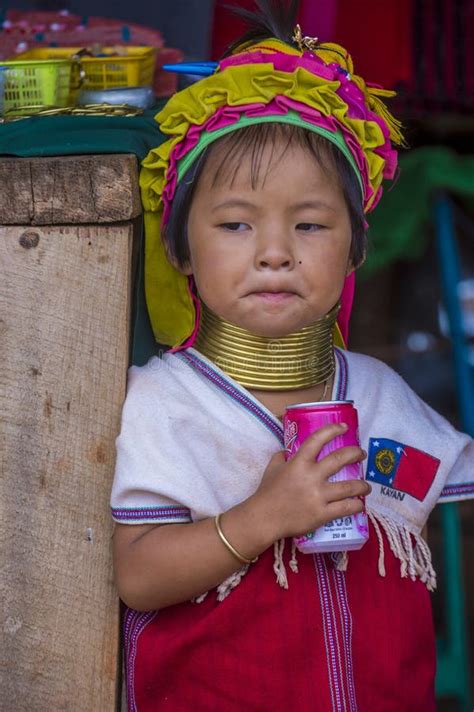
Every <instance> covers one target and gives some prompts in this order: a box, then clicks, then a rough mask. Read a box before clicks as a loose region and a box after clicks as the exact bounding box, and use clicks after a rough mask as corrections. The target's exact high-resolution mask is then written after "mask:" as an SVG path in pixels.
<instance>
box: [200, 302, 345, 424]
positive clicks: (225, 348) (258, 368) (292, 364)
mask: <svg viewBox="0 0 474 712" xmlns="http://www.w3.org/2000/svg"><path fill="white" fill-rule="evenodd" d="M202 306H203V308H202V319H201V325H200V328H199V333H198V336H197V339H196V343H195V346H196V348H197V349H198V350H199V351H201V353H203V354H204V355H205V356H207V357H208V358H209V359H210V360H212V361H214V363H215V364H216V365H217V366H219V368H221V369H222V370H223V371H225V372H226V373H227V374H228V375H229V376H231V377H232V378H233V379H234V380H236V381H237V382H238V383H240V384H241V385H242V386H245V387H246V388H248V389H249V390H250V391H251V392H252V393H254V394H255V396H256V397H257V398H259V399H260V400H262V402H264V400H265V399H264V397H263V396H262V397H260V396H259V395H258V394H260V393H262V394H267V395H268V398H266V400H269V401H270V400H272V395H273V394H275V393H278V394H279V395H281V396H282V397H285V398H286V402H289V400H288V399H289V398H291V400H292V401H293V397H295V398H296V400H295V401H294V402H298V399H300V400H304V397H305V396H306V395H308V394H312V398H313V400H314V399H315V397H314V396H318V395H319V396H320V397H321V398H327V397H328V394H329V397H330V394H331V389H330V387H331V385H332V378H333V374H334V370H335V360H334V348H333V329H334V324H335V322H336V319H337V314H338V312H339V309H340V305H339V304H337V305H336V306H335V307H334V308H333V309H331V311H330V312H329V313H328V314H326V315H325V316H324V317H322V318H321V319H318V320H317V321H316V322H315V323H314V324H312V325H311V326H308V327H305V328H304V329H302V330H301V331H299V332H295V333H292V334H288V335H287V336H283V337H281V338H269V337H262V336H256V335H255V334H251V333H250V332H248V331H246V330H245V329H242V328H240V327H238V326H235V325H234V324H231V323H229V322H227V321H225V320H223V319H221V318H220V317H218V316H217V315H216V314H214V313H212V312H211V311H209V310H208V309H207V307H206V306H205V305H204V304H203V305H202ZM329 382H331V383H329ZM316 399H317V398H316ZM276 400H278V401H279V400H280V398H277V399H276ZM271 410H273V411H274V409H272V408H271Z"/></svg>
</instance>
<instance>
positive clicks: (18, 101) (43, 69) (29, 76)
mask: <svg viewBox="0 0 474 712" xmlns="http://www.w3.org/2000/svg"><path fill="white" fill-rule="evenodd" d="M71 66H72V64H71V61H70V60H61V59H54V60H48V61H42V62H38V61H31V60H26V61H25V60H14V61H7V62H0V67H6V70H5V71H2V75H4V102H3V110H4V111H5V113H7V112H8V113H11V114H18V115H21V114H30V113H34V110H35V109H37V110H40V109H42V108H45V107H47V106H59V107H61V106H67V105H68V103H69V101H70V90H71ZM32 107H34V108H32Z"/></svg>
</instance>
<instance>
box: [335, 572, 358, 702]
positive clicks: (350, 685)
mask: <svg viewBox="0 0 474 712" xmlns="http://www.w3.org/2000/svg"><path fill="white" fill-rule="evenodd" d="M332 575H333V578H334V582H335V586H336V590H337V594H338V595H337V603H338V608H339V614H340V620H341V628H342V631H343V641H344V651H345V658H346V666H345V669H346V680H347V689H348V692H349V702H350V712H357V699H356V693H355V683H354V670H353V665H352V615H351V610H350V607H349V600H348V598H347V588H346V579H345V576H344V573H343V572H342V571H337V570H336V569H333V571H332Z"/></svg>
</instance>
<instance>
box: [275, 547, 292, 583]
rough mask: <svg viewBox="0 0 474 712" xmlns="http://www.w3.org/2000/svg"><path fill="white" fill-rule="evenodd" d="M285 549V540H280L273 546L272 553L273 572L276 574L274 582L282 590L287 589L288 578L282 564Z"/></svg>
mask: <svg viewBox="0 0 474 712" xmlns="http://www.w3.org/2000/svg"><path fill="white" fill-rule="evenodd" d="M284 549H285V540H284V539H280V540H279V541H276V542H275V544H274V546H273V551H274V555H275V559H274V562H273V570H274V572H275V573H276V580H277V583H278V584H279V586H281V587H282V588H288V578H287V575H286V568H285V564H284V562H283V551H284Z"/></svg>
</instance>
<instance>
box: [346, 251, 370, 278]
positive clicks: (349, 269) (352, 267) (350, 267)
mask: <svg viewBox="0 0 474 712" xmlns="http://www.w3.org/2000/svg"><path fill="white" fill-rule="evenodd" d="M365 260H366V254H365V252H364V254H363V255H362V258H361V259H360V260H359V262H358V263H357V264H356V265H355V264H354V263H353V262H352V260H349V262H348V264H347V269H346V277H348V276H349V275H350V274H352V273H353V272H355V270H356V269H359V267H362V265H363V264H364V262H365Z"/></svg>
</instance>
